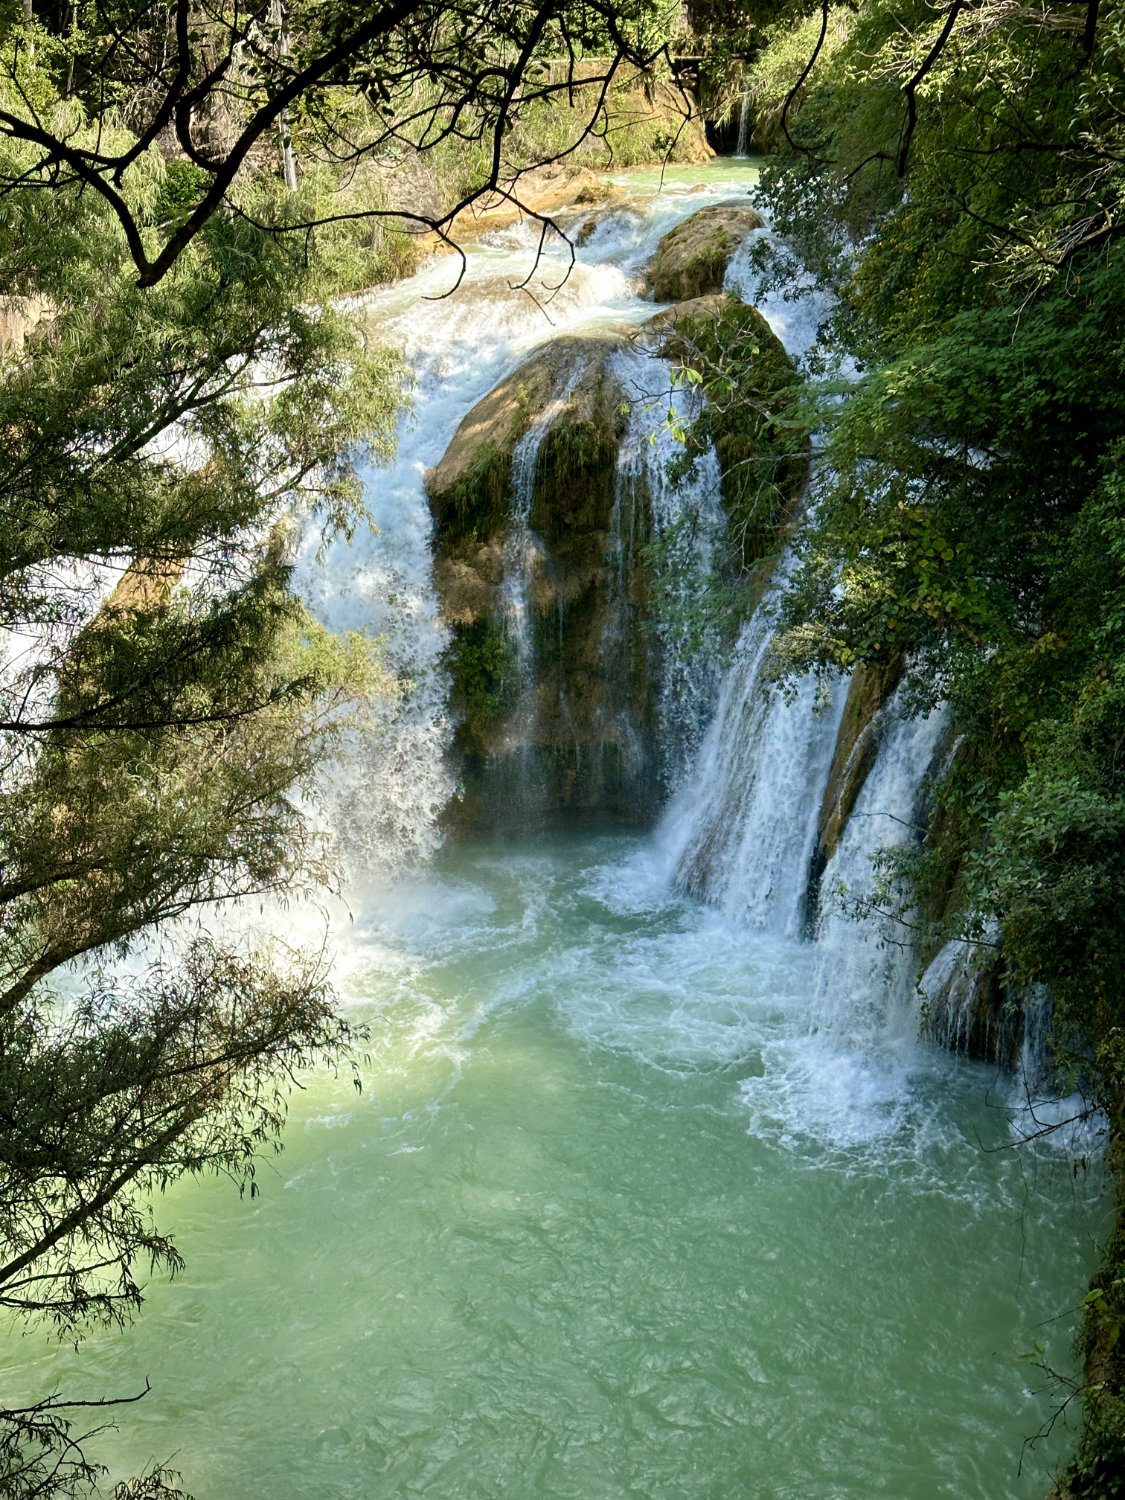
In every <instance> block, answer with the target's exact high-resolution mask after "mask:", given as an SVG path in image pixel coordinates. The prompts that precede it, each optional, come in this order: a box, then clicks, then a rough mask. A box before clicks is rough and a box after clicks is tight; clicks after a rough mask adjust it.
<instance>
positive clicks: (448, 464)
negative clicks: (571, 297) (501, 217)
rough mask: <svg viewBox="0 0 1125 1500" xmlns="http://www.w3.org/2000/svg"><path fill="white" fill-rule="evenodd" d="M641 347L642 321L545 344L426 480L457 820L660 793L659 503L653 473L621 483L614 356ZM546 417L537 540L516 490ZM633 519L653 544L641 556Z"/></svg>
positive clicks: (546, 818)
mask: <svg viewBox="0 0 1125 1500" xmlns="http://www.w3.org/2000/svg"><path fill="white" fill-rule="evenodd" d="M629 344H630V339H629V338H628V337H627V336H626V335H625V334H624V333H618V332H614V331H613V330H608V331H607V330H597V331H595V332H592V333H591V334H589V335H587V336H581V335H577V336H574V335H572V336H568V337H566V338H561V339H557V340H555V341H554V342H553V343H552V344H550V345H548V346H546V348H544V349H542V350H540V351H538V352H537V353H536V354H535V355H534V356H533V357H532V358H531V360H528V361H525V363H524V364H523V365H521V366H520V367H519V368H518V369H517V370H516V371H514V372H513V373H512V375H511V376H509V377H507V379H506V380H504V381H502V382H501V383H500V385H499V386H498V387H497V388H496V390H494V391H493V392H491V393H490V395H489V396H488V397H486V398H485V400H484V401H483V402H481V403H479V404H478V405H477V406H476V407H475V408H474V409H473V411H471V412H470V413H469V414H468V416H467V417H466V419H465V421H464V422H463V423H462V424H461V428H460V429H459V431H458V434H457V436H456V437H455V439H454V441H453V443H451V444H450V448H449V450H448V451H447V453H446V455H445V456H444V457H443V459H442V461H441V463H440V464H439V465H438V466H437V467H436V468H435V469H433V470H431V471H430V473H429V474H428V475H427V477H426V483H427V489H428V492H429V495H430V500H431V505H432V508H433V514H434V518H435V523H436V530H437V547H436V555H435V561H434V577H435V583H436V585H437V589H438V593H439V597H440V599H441V602H442V612H443V614H444V616H445V618H446V620H447V621H448V622H449V623H450V625H451V626H452V627H453V630H454V640H453V644H452V646H451V649H450V653H449V659H448V660H449V668H450V675H451V679H452V693H451V707H452V709H453V711H454V713H455V715H456V717H457V719H458V730H457V738H456V742H457V748H458V750H459V752H460V758H461V764H460V774H461V781H462V787H463V791H462V795H461V796H460V797H459V798H458V799H457V800H456V802H455V804H454V805H453V806H452V807H451V808H450V810H449V816H448V818H447V820H446V821H447V826H449V827H451V828H454V829H457V828H461V829H463V828H466V827H475V828H479V827H512V826H520V825H521V823H524V822H526V823H528V824H531V823H535V824H538V825H543V824H547V823H551V822H555V823H558V822H569V821H574V820H575V819H579V820H581V819H585V818H593V819H597V818H603V817H604V818H610V819H613V820H620V821H627V822H636V821H643V820H644V819H645V818H646V817H649V816H650V815H651V812H652V810H653V808H654V806H655V803H656V794H655V787H654V785H653V779H652V778H653V773H654V765H655V757H654V755H653V754H652V753H651V741H652V736H653V732H654V728H655V688H654V682H655V675H656V674H655V661H654V654H653V653H654V647H653V644H652V640H651V639H650V637H649V635H648V634H647V633H646V632H645V630H644V619H645V615H646V604H647V591H646V581H645V573H644V566H643V564H642V563H641V562H640V559H639V549H640V547H641V546H642V545H643V543H644V542H645V541H646V540H647V539H648V536H649V533H650V530H651V504H650V500H649V496H648V493H647V487H645V486H644V485H643V484H642V485H638V486H637V487H636V493H633V488H632V487H628V491H629V492H628V493H627V494H625V493H623V494H622V495H620V496H619V495H618V493H617V489H618V487H617V457H618V450H619V448H620V444H621V440H622V437H623V436H624V430H625V426H626V423H627V420H628V417H627V410H626V392H625V391H624V389H623V388H622V385H621V382H620V380H619V378H618V375H617V373H616V368H615V363H614V356H615V355H617V354H618V353H619V352H621V351H622V350H624V349H626V348H627V347H629ZM533 424H535V425H536V426H539V425H540V424H541V425H542V429H543V430H542V434H541V436H540V438H539V442H538V446H537V450H536V454H535V466H534V473H533V474H532V476H531V494H530V497H529V499H530V509H529V513H528V517H527V523H528V528H529V531H530V546H529V545H528V541H529V539H528V538H527V537H526V535H524V534H523V533H522V528H521V527H520V526H519V525H518V524H516V523H514V522H513V517H512V514H511V508H512V493H511V491H512V483H513V478H512V470H513V462H514V457H515V451H516V449H517V447H518V445H519V443H520V440H521V439H522V438H523V437H524V436H525V434H527V432H528V431H529V430H530V429H531V427H532V425H533ZM619 505H620V507H621V509H620V510H618V506H619ZM617 518H620V520H621V534H622V535H623V536H628V537H629V538H630V539H631V545H632V546H633V550H634V553H635V554H636V555H634V556H633V557H632V560H631V563H630V562H626V563H625V564H624V565H623V564H622V559H621V558H620V557H619V556H618V555H617V550H616V547H615V541H614V535H615V533H614V526H615V520H616V519H617ZM521 535H522V536H523V540H522V541H521V542H520V545H519V546H516V547H513V546H512V545H511V543H512V541H513V540H514V539H516V538H519V537H521ZM513 566H518V567H519V568H520V569H521V575H522V584H521V588H522V590H523V592H524V597H525V598H526V601H527V605H528V608H529V615H530V636H529V640H528V641H527V642H525V643H524V644H523V647H522V648H521V649H523V650H524V652H525V658H526V659H525V660H524V661H523V662H522V663H521V661H520V659H519V652H518V651H517V649H516V646H517V643H516V642H515V641H514V640H513V639H511V638H510V637H509V636H508V634H507V632H508V629H509V626H508V619H507V610H508V608H509V607H510V606H509V601H508V599H507V597H506V595H505V589H506V586H507V585H508V584H509V583H510V582H511V580H507V579H506V578H505V570H506V569H507V568H511V567H513ZM525 568H526V569H527V572H526V574H524V573H523V570H524V569H525ZM623 572H624V573H625V575H626V576H625V579H624V588H623V587H622V582H623V580H622V573H623ZM509 592H510V590H509ZM607 643H611V644H607ZM532 662H533V663H534V667H533V671H531V670H529V669H530V667H531V663H532ZM521 674H522V675H521Z"/></svg>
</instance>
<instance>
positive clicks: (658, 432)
mask: <svg viewBox="0 0 1125 1500" xmlns="http://www.w3.org/2000/svg"><path fill="white" fill-rule="evenodd" d="M614 366H615V374H616V375H617V378H618V379H619V380H620V382H621V385H622V387H623V388H624V389H625V390H626V391H627V392H629V394H630V397H631V400H630V410H629V419H628V424H627V427H626V431H625V434H624V437H623V439H622V442H621V446H620V448H619V450H618V457H617V477H616V497H615V505H614V511H615V516H616V517H617V518H618V519H617V520H616V521H615V528H616V527H617V526H620V525H621V524H623V518H624V516H625V515H626V514H627V513H628V514H629V515H635V508H636V502H637V495H638V492H639V490H640V489H642V488H643V490H644V492H645V494H646V496H647V499H648V502H649V507H650V513H651V527H652V541H653V544H654V545H653V547H652V548H651V552H652V555H653V559H654V562H653V571H654V577H655V583H656V590H657V599H656V600H655V605H654V607H652V608H651V609H650V621H651V626H652V629H653V630H654V632H655V635H656V638H657V641H658V644H659V654H660V677H659V686H658V690H657V691H658V710H657V727H658V736H657V738H658V744H659V760H660V778H661V781H662V783H663V785H664V787H665V788H666V789H672V788H674V787H676V786H678V785H679V783H680V782H681V781H682V779H683V778H684V776H685V775H686V774H687V773H688V771H689V770H690V768H691V765H692V763H693V761H694V758H695V753H696V750H697V748H698V745H699V743H700V740H701V738H702V735H703V730H704V727H705V725H706V723H707V719H708V717H709V716H710V712H711V709H712V706H713V704H714V701H715V696H716V693H717V691H718V685H719V681H720V680H721V665H720V663H721V648H720V643H719V640H718V638H717V634H716V632H715V631H714V630H713V629H712V628H711V627H709V626H708V625H707V624H706V622H704V623H703V624H702V625H701V624H700V616H699V612H698V604H699V600H700V599H701V598H702V597H704V596H705V595H706V592H707V589H708V588H709V586H710V583H711V580H712V578H713V577H714V571H715V566H716V563H717V561H718V558H719V554H720V550H721V548H722V545H723V542H724V540H725V538H726V534H727V519H726V513H725V512H724V510H723V506H722V500H721V490H720V483H721V475H720V471H719V461H718V458H717V457H716V456H715V453H714V451H713V450H712V449H708V451H707V452H706V453H703V454H701V455H700V457H699V458H698V460H697V461H696V463H695V464H694V466H693V468H692V470H691V472H690V473H689V474H687V475H683V476H679V477H673V473H672V472H671V471H672V467H673V465H674V462H675V460H676V458H677V457H678V456H679V453H680V448H679V444H678V443H677V441H676V438H675V436H674V432H673V427H674V426H678V425H682V424H684V423H686V422H688V421H690V419H691V412H690V409H689V408H690V396H689V394H688V392H687V391H685V390H684V389H683V388H682V387H680V386H674V385H673V383H672V368H671V366H670V365H669V364H668V363H667V362H666V361H664V360H662V359H656V358H653V357H652V356H646V355H643V354H639V353H634V352H629V353H623V354H620V355H618V356H617V357H616V359H615V361H614ZM654 387H655V390H654ZM666 415H667V416H668V417H670V418H671V421H666V420H665V416H666ZM620 545H621V544H619V543H618V542H616V541H615V542H614V547H615V549H617V548H618V547H619V546H620ZM622 555H623V554H622ZM633 557H634V560H635V549H634V550H633ZM621 583H622V585H625V584H626V578H625V575H624V573H623V574H622V575H621ZM622 594H624V589H622Z"/></svg>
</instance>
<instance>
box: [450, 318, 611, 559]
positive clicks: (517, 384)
mask: <svg viewBox="0 0 1125 1500" xmlns="http://www.w3.org/2000/svg"><path fill="white" fill-rule="evenodd" d="M627 345H628V336H627V334H626V333H625V332H624V331H620V330H616V329H598V330H596V331H595V332H592V333H589V334H584V333H575V334H568V335H567V336H566V337H565V338H560V339H555V340H554V341H553V342H552V343H550V344H547V345H545V346H544V347H543V348H542V349H540V350H538V351H537V352H536V353H535V354H534V355H532V357H531V358H530V359H528V360H525V361H524V363H523V364H522V365H520V366H519V367H518V368H517V369H516V370H514V371H513V372H512V373H511V374H510V375H508V376H507V377H506V378H505V379H503V380H502V381H501V382H500V383H499V385H497V386H495V387H494V388H493V390H491V391H490V392H489V393H488V395H487V396H485V397H484V399H483V400H482V401H479V402H478V403H477V404H476V406H474V407H473V409H472V411H470V412H469V414H468V415H467V416H466V417H465V419H464V420H463V421H462V423H461V425H460V427H458V429H457V432H456V433H455V435H454V437H453V441H452V442H451V443H450V445H449V447H448V448H447V449H446V451H445V453H444V455H443V457H442V459H441V462H440V463H439V464H437V465H436V467H435V468H433V469H431V470H430V471H429V472H428V473H427V475H426V492H427V494H428V495H429V497H430V505H431V508H432V510H433V514H434V522H435V526H436V532H437V544H438V552H439V561H440V559H441V558H442V557H445V556H451V555H452V551H451V549H453V548H455V547H456V546H457V544H459V543H461V542H465V541H468V542H472V541H476V542H482V541H486V540H488V539H493V540H494V539H495V538H496V536H497V535H498V534H499V533H501V532H502V531H503V530H504V528H505V526H506V524H507V521H508V518H509V513H510V506H509V490H510V486H511V478H512V461H513V456H514V454H515V451H516V448H517V446H518V444H519V443H520V441H521V439H523V438H524V437H525V436H526V434H527V433H528V431H529V430H530V429H531V427H532V425H533V424H539V425H542V426H543V428H544V443H543V444H542V445H541V452H542V450H543V449H544V448H545V449H546V453H547V454H549V453H550V452H552V451H553V450H558V452H557V461H560V462H561V461H562V460H563V454H562V448H563V447H564V446H565V445H568V444H569V446H570V448H571V450H572V452H573V457H574V461H575V462H578V461H579V460H580V458H581V459H584V460H585V461H588V462H590V463H593V464H594V467H597V465H596V462H595V459H596V454H595V451H594V450H603V451H601V455H600V456H601V458H602V460H603V464H604V460H605V458H606V457H607V455H608V454H609V453H610V452H612V453H613V454H616V449H617V437H618V436H619V433H620V428H621V423H622V417H621V414H620V412H619V410H617V409H616V408H619V407H620V406H621V404H622V403H623V402H624V399H625V398H624V393H623V392H622V391H621V390H620V387H619V386H617V384H616V382H615V380H614V379H613V377H612V375H611V374H610V372H609V368H608V366H609V361H610V359H611V357H612V356H613V355H614V354H615V353H617V352H618V351H619V350H622V349H624V348H626V347H627ZM589 477H590V476H589V474H588V473H585V472H583V474H582V476H581V478H582V480H583V482H585V481H587V480H588V478H589ZM559 503H560V504H565V503H566V498H565V497H560V501H559Z"/></svg>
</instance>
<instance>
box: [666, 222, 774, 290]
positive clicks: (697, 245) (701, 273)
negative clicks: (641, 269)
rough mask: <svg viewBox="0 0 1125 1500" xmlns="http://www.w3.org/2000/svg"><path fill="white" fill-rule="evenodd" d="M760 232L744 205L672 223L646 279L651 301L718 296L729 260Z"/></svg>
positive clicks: (758, 225)
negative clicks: (749, 235)
mask: <svg viewBox="0 0 1125 1500" xmlns="http://www.w3.org/2000/svg"><path fill="white" fill-rule="evenodd" d="M761 227H762V219H761V215H760V214H758V213H757V212H756V211H755V210H754V209H753V208H751V207H750V205H749V204H748V203H743V202H737V201H736V202H731V203H714V204H709V205H708V206H707V207H706V208H701V209H699V210H698V211H697V212H696V213H694V214H692V215H691V217H690V218H689V219H685V220H684V222H683V223H682V224H677V225H676V227H675V229H671V230H669V232H668V233H667V234H666V235H665V236H664V238H663V239H662V240H661V241H660V244H659V245H658V246H657V250H656V254H655V255H654V256H653V258H652V260H651V262H650V263H649V267H648V280H649V284H650V285H651V287H652V290H653V294H654V296H655V297H656V300H657V302H680V301H684V300H686V299H688V298H694V297H703V296H706V295H707V293H709V292H720V291H722V288H723V277H724V276H725V275H726V270H727V266H728V265H729V264H730V261H731V257H732V256H733V255H734V252H735V251H736V250H737V249H738V247H739V245H740V244H741V243H742V241H743V240H744V239H745V238H746V236H747V235H748V234H749V233H750V232H751V230H754V229H760V228H761Z"/></svg>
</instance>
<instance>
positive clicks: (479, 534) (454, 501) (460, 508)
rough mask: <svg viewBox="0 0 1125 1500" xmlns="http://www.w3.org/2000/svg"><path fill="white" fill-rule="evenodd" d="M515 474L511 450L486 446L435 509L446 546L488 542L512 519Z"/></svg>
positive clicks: (498, 445) (503, 447)
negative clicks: (510, 488) (511, 489)
mask: <svg viewBox="0 0 1125 1500" xmlns="http://www.w3.org/2000/svg"><path fill="white" fill-rule="evenodd" d="M511 474H512V452H511V448H510V447H507V446H502V445H501V444H499V443H496V442H492V441H486V442H482V443H481V444H480V445H479V447H478V448H477V449H476V450H475V451H474V453H473V457H472V460H471V462H470V463H469V465H468V466H467V468H466V469H465V470H464V472H463V473H462V474H461V475H460V476H459V477H458V479H457V480H456V482H455V483H454V484H452V485H451V486H450V487H449V489H448V490H446V491H445V493H444V494H443V495H442V496H441V506H440V509H438V508H437V507H435V511H436V517H435V518H436V522H437V532H438V538H439V541H440V542H441V544H442V545H444V546H448V545H450V544H451V543H454V542H458V541H462V540H464V539H466V538H475V539H476V540H477V541H485V540H486V539H487V538H488V537H490V536H491V535H492V534H493V533H494V532H496V531H499V530H500V529H501V528H502V527H503V526H504V525H506V523H507V519H508V486H509V482H510V480H511Z"/></svg>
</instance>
